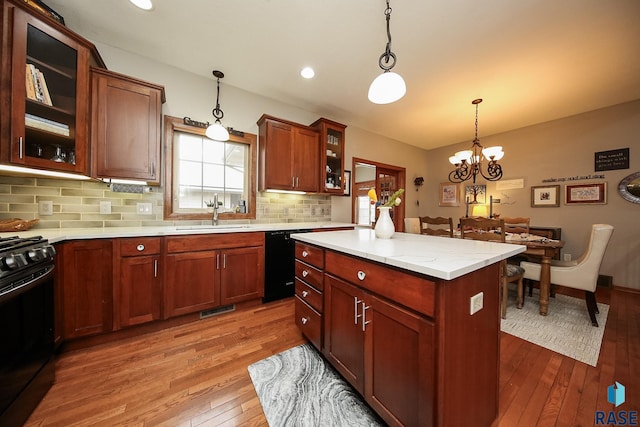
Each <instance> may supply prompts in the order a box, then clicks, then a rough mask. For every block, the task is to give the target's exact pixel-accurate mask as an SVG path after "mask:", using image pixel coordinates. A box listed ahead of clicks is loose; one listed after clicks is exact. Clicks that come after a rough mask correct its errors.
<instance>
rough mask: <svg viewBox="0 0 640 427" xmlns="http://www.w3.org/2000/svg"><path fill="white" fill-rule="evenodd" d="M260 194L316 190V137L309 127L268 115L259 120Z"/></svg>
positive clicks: (317, 156) (317, 151)
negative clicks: (273, 191) (269, 191)
mask: <svg viewBox="0 0 640 427" xmlns="http://www.w3.org/2000/svg"><path fill="white" fill-rule="evenodd" d="M257 123H258V133H259V145H258V146H259V177H258V180H259V188H260V191H263V190H267V189H273V190H288V191H292V190H293V191H306V192H318V191H319V172H318V166H319V146H320V144H319V136H318V132H317V131H316V130H314V129H313V128H311V127H309V126H304V125H300V124H297V123H293V122H289V121H286V120H282V119H277V118H275V117H271V116H268V115H263V116H262V117H260V119H259V120H258V122H257Z"/></svg>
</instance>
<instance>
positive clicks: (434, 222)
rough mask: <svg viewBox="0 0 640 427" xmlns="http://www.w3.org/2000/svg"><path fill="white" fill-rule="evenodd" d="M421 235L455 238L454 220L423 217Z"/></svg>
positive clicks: (421, 219)
mask: <svg viewBox="0 0 640 427" xmlns="http://www.w3.org/2000/svg"><path fill="white" fill-rule="evenodd" d="M434 226H435V227H434ZM446 227H448V228H446ZM420 234H428V235H430V236H445V237H453V218H451V217H449V218H445V217H442V216H438V217H430V216H421V217H420Z"/></svg>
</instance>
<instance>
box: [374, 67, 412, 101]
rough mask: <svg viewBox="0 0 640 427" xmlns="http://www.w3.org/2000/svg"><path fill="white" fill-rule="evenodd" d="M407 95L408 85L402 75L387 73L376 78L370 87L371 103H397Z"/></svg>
mask: <svg viewBox="0 0 640 427" xmlns="http://www.w3.org/2000/svg"><path fill="white" fill-rule="evenodd" d="M405 93H407V85H406V84H405V83H404V79H403V78H402V76H400V74H396V73H394V72H393V71H386V72H384V73H382V74H380V75H379V76H378V77H376V78H375V79H374V80H373V82H372V83H371V86H369V101H371V102H373V103H374V104H390V103H392V102H396V101H397V100H399V99H400V98H402V97H403V96H404V95H405Z"/></svg>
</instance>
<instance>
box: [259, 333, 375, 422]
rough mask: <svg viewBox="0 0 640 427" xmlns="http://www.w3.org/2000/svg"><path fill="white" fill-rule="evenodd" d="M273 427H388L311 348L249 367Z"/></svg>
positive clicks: (270, 358)
mask: <svg viewBox="0 0 640 427" xmlns="http://www.w3.org/2000/svg"><path fill="white" fill-rule="evenodd" d="M249 376H251V381H253V386H254V387H255V389H256V392H257V394H258V398H259V399H260V404H261V405H262V409H263V410H264V414H265V416H266V418H267V422H268V423H269V426H271V427H276V426H336V427H342V426H383V425H385V424H384V423H383V422H382V421H380V419H379V418H378V417H377V416H376V415H375V414H374V413H373V411H372V410H371V409H370V408H369V407H368V406H367V405H366V404H365V403H364V402H363V401H362V399H361V398H360V396H359V395H358V394H357V393H356V392H355V391H353V389H352V388H351V387H350V386H349V384H347V382H346V381H345V380H344V379H342V377H340V375H339V374H338V373H336V372H335V371H334V370H333V368H332V367H331V366H330V365H329V364H328V363H327V362H326V361H325V360H324V359H323V358H322V356H320V354H319V353H318V352H317V351H316V350H315V349H314V348H313V347H312V346H311V344H303V345H300V346H298V347H294V348H292V349H289V350H287V351H284V352H282V353H279V354H276V355H274V356H271V357H268V358H266V359H263V360H261V361H259V362H256V363H254V364H252V365H250V366H249Z"/></svg>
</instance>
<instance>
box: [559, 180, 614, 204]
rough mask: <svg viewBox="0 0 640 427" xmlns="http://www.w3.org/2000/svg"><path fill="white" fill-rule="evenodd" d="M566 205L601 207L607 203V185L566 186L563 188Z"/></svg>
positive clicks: (597, 183)
mask: <svg viewBox="0 0 640 427" xmlns="http://www.w3.org/2000/svg"><path fill="white" fill-rule="evenodd" d="M564 203H565V204H566V205H577V204H584V205H603V204H606V203H607V183H606V182H596V183H593V184H567V185H565V186H564Z"/></svg>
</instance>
